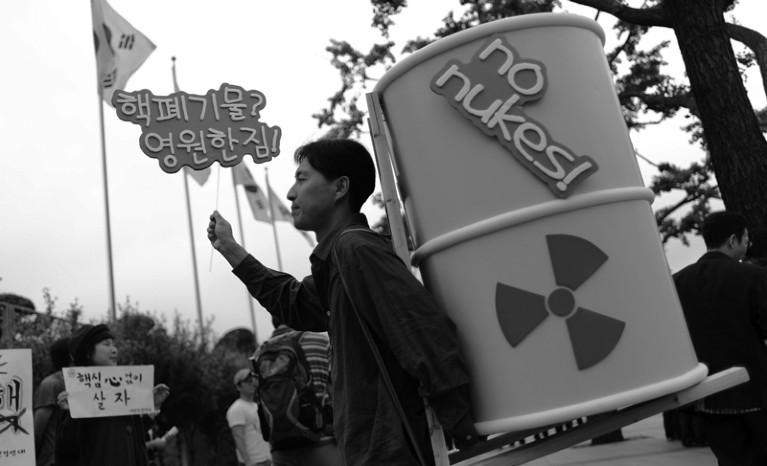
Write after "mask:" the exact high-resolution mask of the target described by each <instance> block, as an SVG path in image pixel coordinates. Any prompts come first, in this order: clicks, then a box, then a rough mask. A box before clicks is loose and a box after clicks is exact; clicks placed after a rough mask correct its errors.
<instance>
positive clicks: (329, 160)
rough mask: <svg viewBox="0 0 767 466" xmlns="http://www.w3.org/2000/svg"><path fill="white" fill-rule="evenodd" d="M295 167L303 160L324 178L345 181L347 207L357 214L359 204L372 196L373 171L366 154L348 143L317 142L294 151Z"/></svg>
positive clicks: (356, 145) (374, 182)
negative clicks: (343, 178) (347, 195)
mask: <svg viewBox="0 0 767 466" xmlns="http://www.w3.org/2000/svg"><path fill="white" fill-rule="evenodd" d="M293 158H294V159H295V161H296V163H301V162H302V161H303V160H304V159H306V160H307V161H308V162H309V163H310V164H311V166H312V167H314V169H315V170H317V171H318V172H320V173H322V174H323V175H324V176H325V178H327V179H329V180H335V179H338V178H340V177H342V176H346V177H348V178H349V205H350V206H351V208H352V209H353V210H354V211H357V212H358V211H359V210H360V209H361V208H362V204H364V203H365V201H366V200H367V198H368V197H370V195H371V194H373V190H374V189H375V184H376V169H375V164H374V163H373V157H371V156H370V152H368V150H367V149H366V148H365V146H363V145H362V144H360V143H359V142H357V141H353V140H351V139H320V140H317V141H314V142H310V143H308V144H304V145H303V146H301V147H299V148H298V149H296V152H295V154H294V156H293Z"/></svg>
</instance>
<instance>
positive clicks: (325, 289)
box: [233, 215, 471, 466]
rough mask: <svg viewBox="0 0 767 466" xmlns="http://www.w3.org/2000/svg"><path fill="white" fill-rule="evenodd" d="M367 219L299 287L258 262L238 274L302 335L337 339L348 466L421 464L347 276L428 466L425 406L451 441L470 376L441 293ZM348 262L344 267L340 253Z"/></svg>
mask: <svg viewBox="0 0 767 466" xmlns="http://www.w3.org/2000/svg"><path fill="white" fill-rule="evenodd" d="M359 228H363V229H367V228H368V227H367V221H366V219H365V218H364V216H362V215H360V216H359V217H358V219H357V221H355V222H352V223H351V224H349V225H344V226H343V227H341V228H339V230H337V231H336V232H335V233H333V234H331V235H329V236H328V238H326V239H325V240H323V241H322V242H321V243H320V244H318V245H317V247H316V248H315V250H314V252H313V253H312V255H311V262H312V276H311V277H307V278H305V279H304V280H302V281H297V280H296V279H295V278H293V277H292V276H290V275H287V274H284V273H281V272H278V271H274V270H271V269H268V268H266V267H264V266H263V265H262V264H261V263H259V262H258V261H256V260H255V259H254V258H253V257H252V256H248V257H247V258H246V259H245V260H243V261H242V263H241V264H239V265H238V266H237V267H235V269H234V270H233V272H234V273H235V274H236V275H237V276H238V277H239V278H240V279H241V280H242V281H243V282H244V283H245V284H246V285H247V286H248V290H249V291H250V293H251V294H252V295H253V296H254V297H255V298H256V299H258V300H259V302H260V303H261V304H262V305H263V306H264V307H265V308H266V309H267V310H269V312H270V313H272V315H274V316H275V317H277V318H278V319H279V320H280V321H281V322H284V323H285V324H286V325H288V326H289V327H291V328H294V329H297V330H312V331H328V333H329V336H330V341H331V346H332V364H331V367H332V374H331V376H332V380H333V410H334V418H335V420H334V430H335V434H336V437H337V440H338V446H339V453H340V454H341V457H342V458H341V459H342V462H343V464H345V465H347V466H356V465H360V466H361V465H370V464H386V465H412V464H416V461H415V457H414V456H413V453H412V451H411V449H410V448H409V444H410V442H409V441H408V440H407V437H406V434H405V432H404V430H403V428H402V422H401V421H400V418H399V415H398V414H397V411H396V410H395V408H394V406H393V403H392V401H391V398H390V397H389V394H388V392H387V390H386V387H385V385H384V382H383V380H382V379H381V376H380V373H379V370H378V366H377V364H376V361H375V359H374V357H373V354H372V352H371V351H370V349H369V346H368V342H367V340H366V339H365V336H364V334H363V332H362V329H361V327H360V324H359V322H358V320H357V317H356V315H355V313H354V310H353V308H352V305H351V301H350V299H349V296H347V294H346V292H345V290H344V288H343V286H342V283H341V279H340V277H341V276H343V277H344V279H345V280H346V281H347V282H348V285H349V288H350V290H349V291H350V293H351V294H352V296H351V299H352V300H353V301H354V302H355V303H356V305H357V308H358V311H359V312H360V313H361V314H362V317H363V319H364V320H365V322H366V323H367V325H368V326H369V328H370V330H371V333H372V334H373V338H374V340H375V342H376V345H377V347H378V348H379V351H380V352H381V356H382V358H383V360H384V364H385V366H386V367H387V369H388V372H389V375H390V377H391V380H392V383H393V385H394V387H395V389H396V391H397V393H398V396H399V399H400V401H401V403H402V405H403V408H404V410H405V412H406V413H407V416H408V419H409V421H410V424H411V426H412V427H413V430H414V433H415V435H416V436H417V437H418V440H417V441H418V442H419V443H420V447H421V449H422V452H423V454H424V456H425V460H426V461H427V462H431V461H433V454H432V451H431V444H430V443H429V436H428V430H427V424H426V417H425V414H424V405H423V400H422V398H421V397H426V398H428V399H429V401H430V404H431V406H432V407H434V409H435V413H436V414H437V417H438V418H439V420H440V422H441V424H442V426H443V427H444V428H445V430H446V431H448V432H450V431H451V429H452V428H454V427H455V426H456V425H457V424H458V423H459V421H461V420H462V419H465V418H466V416H468V415H469V411H470V409H471V406H470V402H469V399H468V384H469V375H468V372H467V369H466V366H465V363H464V359H463V356H462V355H461V350H460V344H459V342H458V338H457V334H456V328H455V325H454V324H453V322H452V321H451V320H450V319H449V318H448V316H447V314H445V312H444V311H443V310H442V309H441V308H440V307H439V306H438V305H437V304H436V301H435V300H434V298H433V297H432V296H431V294H430V293H429V292H428V291H427V290H426V289H425V288H424V287H423V285H422V284H421V283H420V282H419V281H418V280H417V279H416V278H415V277H414V276H413V275H412V273H410V271H409V270H408V268H407V267H406V266H405V264H404V263H403V262H402V261H401V260H400V259H399V257H398V256H397V255H396V254H395V253H394V251H393V250H392V249H391V247H390V245H389V244H388V242H387V241H386V240H384V239H383V238H382V237H381V236H380V235H375V234H372V233H370V232H369V230H368V232H351V233H348V234H345V235H344V236H342V237H341V238H340V239H339V240H338V242H337V243H335V241H336V238H337V237H338V235H340V233H341V232H342V231H344V230H347V229H359ZM333 244H335V250H336V253H337V255H338V261H339V262H340V263H337V262H336V260H335V257H334V254H333V250H332V246H333Z"/></svg>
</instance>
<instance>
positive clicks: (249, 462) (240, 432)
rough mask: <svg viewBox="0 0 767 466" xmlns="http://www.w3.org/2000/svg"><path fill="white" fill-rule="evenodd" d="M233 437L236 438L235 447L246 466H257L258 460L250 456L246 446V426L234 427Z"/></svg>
mask: <svg viewBox="0 0 767 466" xmlns="http://www.w3.org/2000/svg"><path fill="white" fill-rule="evenodd" d="M232 437H234V446H235V447H237V451H239V452H240V456H241V457H242V462H243V463H245V466H253V465H255V464H256V460H255V459H252V458H251V457H250V456H248V447H247V446H246V444H245V426H244V425H238V426H232Z"/></svg>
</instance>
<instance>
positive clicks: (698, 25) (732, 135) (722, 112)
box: [662, 0, 767, 228]
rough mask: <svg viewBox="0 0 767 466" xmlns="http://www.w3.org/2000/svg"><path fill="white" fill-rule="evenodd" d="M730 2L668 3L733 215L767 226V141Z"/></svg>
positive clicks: (668, 14)
mask: <svg viewBox="0 0 767 466" xmlns="http://www.w3.org/2000/svg"><path fill="white" fill-rule="evenodd" d="M724 3H726V1H725V0H664V2H663V4H662V5H663V8H664V10H665V13H666V19H668V20H669V22H670V26H671V27H672V28H673V29H674V31H675V34H676V37H677V41H678V43H679V48H680V50H681V52H682V58H683V59H684V64H685V67H686V69H687V75H688V77H689V79H690V87H691V89H692V93H693V96H694V98H695V102H696V104H697V106H698V110H699V113H700V119H701V122H702V124H703V130H704V134H705V137H706V143H707V145H708V150H709V152H710V154H711V162H712V165H713V168H714V173H716V179H717V182H718V183H719V189H720V191H721V193H722V200H723V201H724V205H725V207H726V208H727V210H733V211H738V212H740V213H742V214H743V215H745V216H746V218H747V219H748V221H749V225H750V227H752V228H754V227H767V182H765V181H767V141H765V139H764V136H762V133H761V131H760V130H759V123H758V121H757V119H756V116H755V114H754V110H753V108H752V105H751V102H750V101H749V100H748V97H747V95H746V89H745V87H744V85H743V81H742V79H741V77H740V74H739V73H738V66H737V62H736V60H735V54H734V52H733V50H732V45H731V43H730V38H729V36H728V34H727V31H726V29H725V21H724V15H723V5H724Z"/></svg>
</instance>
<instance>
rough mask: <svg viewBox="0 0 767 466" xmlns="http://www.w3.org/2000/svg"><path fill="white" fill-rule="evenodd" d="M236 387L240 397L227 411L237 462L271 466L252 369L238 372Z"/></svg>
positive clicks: (254, 465)
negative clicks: (263, 434)
mask: <svg viewBox="0 0 767 466" xmlns="http://www.w3.org/2000/svg"><path fill="white" fill-rule="evenodd" d="M234 386H235V387H237V391H238V392H239V393H240V396H239V398H237V399H236V400H235V401H234V403H232V405H231V406H229V409H228V410H227V411H226V421H227V422H228V423H229V428H230V429H232V436H233V437H234V446H235V448H236V449H237V461H238V463H239V465H240V466H270V465H271V464H272V461H271V455H270V454H269V444H268V443H266V441H265V440H264V438H263V436H262V435H261V424H260V421H259V419H258V405H257V404H256V402H255V401H253V396H254V395H255V392H256V383H255V378H254V377H253V375H252V374H251V373H250V369H240V370H238V371H237V372H236V373H235V374H234Z"/></svg>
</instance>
